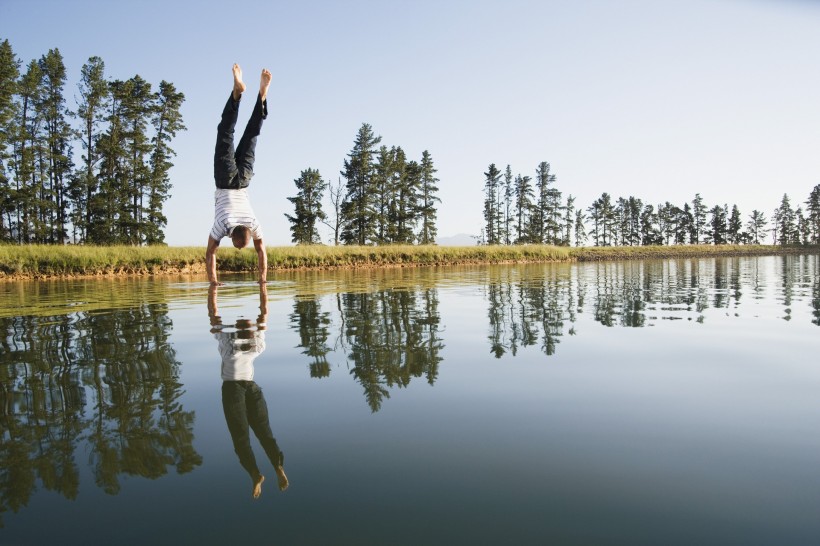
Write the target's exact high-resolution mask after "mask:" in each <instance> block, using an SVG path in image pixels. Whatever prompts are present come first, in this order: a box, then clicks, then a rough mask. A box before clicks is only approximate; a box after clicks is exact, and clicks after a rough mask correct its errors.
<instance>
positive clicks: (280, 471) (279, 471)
mask: <svg viewBox="0 0 820 546" xmlns="http://www.w3.org/2000/svg"><path fill="white" fill-rule="evenodd" d="M274 470H275V471H276V476H277V477H278V478H279V491H284V490H285V489H287V488H288V485H290V483H289V482H288V477H287V476H285V469H284V468H282V467H281V466H277V467H274Z"/></svg>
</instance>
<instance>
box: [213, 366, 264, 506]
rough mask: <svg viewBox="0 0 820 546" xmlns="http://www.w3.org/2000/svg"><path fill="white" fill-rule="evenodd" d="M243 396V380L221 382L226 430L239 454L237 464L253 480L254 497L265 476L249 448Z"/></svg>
mask: <svg viewBox="0 0 820 546" xmlns="http://www.w3.org/2000/svg"><path fill="white" fill-rule="evenodd" d="M254 385H255V384H254ZM257 388H258V387H257ZM245 396H246V385H245V382H244V381H225V382H223V383H222V409H223V411H224V412H225V422H226V423H227V424H228V431H229V432H230V433H231V440H232V441H233V448H234V451H235V452H236V454H237V455H238V456H239V464H241V465H242V468H244V469H245V470H246V471H247V473H248V474H249V475H250V477H251V480H252V481H253V485H254V491H253V492H254V497H258V496H259V494H258V493H257V488H258V489H259V492H260V493H261V485H262V481H264V479H265V478H264V477H263V476H262V474H261V473H260V472H259V466H257V464H256V457H255V456H254V455H253V449H252V448H251V438H250V434H249V432H250V430H249V429H248V414H247V410H246V405H245V404H246V402H245Z"/></svg>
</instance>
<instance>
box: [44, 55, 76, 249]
mask: <svg viewBox="0 0 820 546" xmlns="http://www.w3.org/2000/svg"><path fill="white" fill-rule="evenodd" d="M39 65H40V70H41V71H42V72H43V94H42V102H41V103H40V105H39V107H40V111H41V116H42V119H43V123H44V124H45V152H46V156H47V174H46V176H44V178H43V181H42V185H41V188H40V190H41V199H40V200H41V202H42V203H43V206H42V208H41V213H40V215H41V216H40V220H41V222H42V224H43V235H42V237H41V240H42V242H48V243H59V244H64V243H65V242H66V239H67V237H68V229H67V226H68V182H69V181H68V178H69V176H70V173H71V168H72V165H71V159H70V156H71V150H70V145H69V142H70V139H71V136H72V130H71V127H70V126H69V124H68V114H69V113H68V110H67V109H66V106H65V99H63V88H64V87H65V81H66V69H65V64H64V63H63V57H62V55H61V54H60V51H59V50H58V49H52V50H49V52H48V53H47V54H46V55H43V57H41V58H40V60H39Z"/></svg>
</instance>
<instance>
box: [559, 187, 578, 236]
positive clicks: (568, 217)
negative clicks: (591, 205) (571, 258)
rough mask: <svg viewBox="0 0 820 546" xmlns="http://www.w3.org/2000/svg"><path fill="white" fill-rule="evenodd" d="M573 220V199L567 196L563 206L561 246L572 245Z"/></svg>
mask: <svg viewBox="0 0 820 546" xmlns="http://www.w3.org/2000/svg"><path fill="white" fill-rule="evenodd" d="M574 220H575V198H574V197H573V196H571V195H568V196H567V204H566V205H565V206H564V232H563V233H562V234H561V242H560V244H561V246H570V244H571V243H572V225H573V222H574Z"/></svg>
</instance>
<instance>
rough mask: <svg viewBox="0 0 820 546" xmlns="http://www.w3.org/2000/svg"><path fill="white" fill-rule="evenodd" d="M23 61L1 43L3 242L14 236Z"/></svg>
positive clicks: (0, 199) (0, 216) (6, 43)
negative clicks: (14, 162)
mask: <svg viewBox="0 0 820 546" xmlns="http://www.w3.org/2000/svg"><path fill="white" fill-rule="evenodd" d="M19 77H20V61H19V60H18V59H17V56H16V55H15V54H14V51H13V50H12V47H11V44H10V43H9V41H8V40H3V41H2V42H0V241H10V240H12V238H13V230H12V212H13V211H14V210H15V206H14V202H15V197H16V195H15V192H14V190H13V189H12V187H11V183H10V178H9V175H10V174H11V173H10V172H9V160H10V159H12V157H13V156H12V153H11V148H12V144H13V143H14V141H15V139H16V135H15V133H16V129H15V123H14V120H15V119H16V118H17V116H18V113H17V104H16V103H15V101H14V96H15V94H16V93H17V80H18V78H19Z"/></svg>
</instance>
